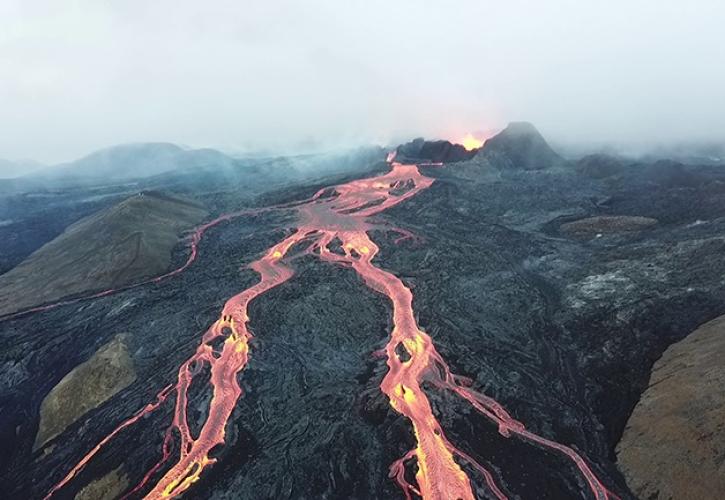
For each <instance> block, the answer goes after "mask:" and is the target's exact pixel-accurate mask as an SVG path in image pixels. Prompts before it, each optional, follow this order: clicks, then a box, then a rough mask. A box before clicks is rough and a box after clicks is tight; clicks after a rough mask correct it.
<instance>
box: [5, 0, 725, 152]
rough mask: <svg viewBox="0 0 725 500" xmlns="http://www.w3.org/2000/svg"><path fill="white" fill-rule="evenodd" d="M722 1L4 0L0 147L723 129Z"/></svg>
mask: <svg viewBox="0 0 725 500" xmlns="http://www.w3.org/2000/svg"><path fill="white" fill-rule="evenodd" d="M724 22H725V2H723V1H722V0H689V1H683V0H679V1H674V0H609V1H603V0H602V1H593V0H590V1H585V0H541V1H526V2H524V1H517V0H498V1H495V2H493V1H487V0H457V1H447V2H444V1H433V0H430V1H426V0H347V1H346V0H324V1H323V0H304V1H292V0H283V1H274V0H267V1H249V0H205V1H196V0H195V1H192V0H155V1H147V0H116V1H111V0H105V1H104V0H75V1H74V0H64V1H54V0H46V1H42V0H41V1H38V0H2V1H0V132H1V133H0V157H4V158H11V159H18V158H32V159H36V160H41V161H44V162H58V161H64V160H70V159H73V158H75V157H78V156H81V155H83V154H85V153H87V152H89V151H91V150H94V149H98V148H100V147H104V146H108V145H111V144H115V143H122V142H136V141H171V142H176V143H180V144H186V145H190V146H199V147H200V146H212V147H221V148H227V149H234V150H244V149H246V148H255V149H256V148H282V147H284V148H286V149H287V150H295V149H304V148H311V147H324V148H328V147H336V146H344V145H350V144H355V143H363V142H369V141H377V142H379V143H386V142H387V141H394V140H399V139H402V138H406V137H409V136H413V135H425V136H429V137H434V136H435V137H443V138H450V139H456V138H457V137H460V136H462V135H463V134H465V133H466V132H468V131H477V130H480V131H485V130H488V129H495V128H498V127H501V126H503V125H505V124H506V122H508V121H512V120H522V119H523V120H528V121H531V122H533V123H534V124H535V125H537V126H538V128H539V129H540V130H541V131H542V132H543V133H544V134H545V135H546V136H547V137H549V138H551V139H553V140H555V141H560V142H561V141H563V142H576V141H585V142H597V143H605V142H612V143H631V142H649V141H651V142H654V141H662V142H669V141H680V140H718V139H720V140H722V139H724V138H725V35H724V34H723V23H724Z"/></svg>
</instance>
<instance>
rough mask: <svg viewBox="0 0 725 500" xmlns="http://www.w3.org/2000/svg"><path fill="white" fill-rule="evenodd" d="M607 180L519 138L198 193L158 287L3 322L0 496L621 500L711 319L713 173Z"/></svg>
mask: <svg viewBox="0 0 725 500" xmlns="http://www.w3.org/2000/svg"><path fill="white" fill-rule="evenodd" d="M605 160H606V158H601V161H602V162H604V161H605ZM598 161H599V160H598V159H597V157H588V158H587V159H586V168H582V165H581V164H577V163H574V162H569V161H567V160H565V159H563V158H562V157H560V156H559V155H558V154H557V153H556V152H554V151H553V150H552V148H551V147H550V146H549V145H548V144H547V143H546V141H545V139H544V138H543V137H542V136H541V134H539V132H538V131H537V130H536V129H535V128H534V127H533V126H532V125H530V124H523V123H516V124H511V125H510V126H509V127H507V128H506V129H505V130H504V131H502V132H501V133H500V134H498V135H497V136H495V137H492V138H491V139H489V140H487V141H486V142H485V143H484V145H483V146H482V147H481V148H480V149H473V150H470V151H469V150H466V148H465V147H463V146H461V145H455V144H452V143H450V142H447V141H425V140H422V139H421V140H415V141H413V142H411V143H408V144H404V145H401V146H399V147H398V148H396V149H395V150H394V151H393V152H391V153H389V154H388V155H387V158H384V157H379V158H376V159H374V160H373V161H370V157H369V156H366V157H365V158H364V159H363V160H360V161H359V162H358V163H357V164H356V165H355V169H354V170H352V171H351V170H348V171H346V172H344V173H342V174H337V175H335V176H333V177H326V178H307V179H298V180H297V182H296V183H294V184H293V185H288V186H285V187H280V186H279V185H278V184H275V185H271V186H270V187H269V189H268V190H266V191H263V192H262V193H261V194H260V196H258V197H256V198H254V199H250V200H247V201H246V202H245V203H243V204H240V203H239V202H238V201H234V200H233V199H232V198H231V197H230V196H229V193H234V192H235V191H234V189H235V186H230V187H229V191H226V192H223V191H222V192H221V193H223V194H219V192H216V191H215V193H216V194H215V195H214V196H213V197H211V196H210V195H209V192H201V191H199V192H196V193H192V198H193V200H186V201H185V202H184V203H185V205H184V206H185V207H189V208H188V210H193V214H192V215H193V216H194V217H203V211H202V210H203V209H202V208H201V207H202V206H205V208H206V210H207V211H209V212H211V215H209V216H207V218H206V221H205V222H202V223H201V224H200V225H198V226H197V227H196V228H195V229H193V230H190V231H189V232H188V237H187V238H186V240H185V241H184V242H180V243H178V244H177V245H176V246H175V247H174V249H173V252H172V255H171V257H170V258H169V261H168V265H167V266H165V268H164V269H160V270H158V271H157V272H156V277H155V278H150V279H147V277H146V275H145V274H143V273H141V274H139V275H138V276H139V281H138V282H136V283H135V284H134V283H130V285H129V284H128V280H126V281H124V284H123V285H122V286H116V284H115V283H110V284H109V285H108V288H107V289H105V290H101V291H100V292H98V291H97V284H96V287H93V286H88V287H87V288H86V289H87V290H93V292H89V293H88V294H87V295H83V294H82V293H81V292H79V291H78V289H74V290H73V292H74V294H73V295H72V296H70V298H69V297H65V296H64V297H57V298H54V297H51V298H46V297H39V298H37V304H33V307H30V306H29V305H28V306H24V305H22V304H20V305H14V306H13V307H9V308H8V310H13V311H14V312H13V313H12V314H11V315H6V316H5V317H4V318H3V319H2V322H0V331H1V332H2V335H1V336H0V342H2V351H1V352H2V353H3V359H2V364H0V367H1V369H2V374H3V376H2V379H1V380H2V385H1V386H0V405H2V406H1V409H2V412H1V413H0V415H2V416H1V417H0V422H1V424H0V439H1V440H2V441H1V442H2V445H3V448H4V449H7V450H10V451H9V452H8V453H7V454H5V456H4V457H2V458H0V460H1V461H2V462H1V463H0V467H2V477H3V481H2V488H4V491H3V494H4V496H5V497H8V498H27V497H28V496H29V497H31V498H73V497H76V498H88V496H89V495H90V496H93V495H96V496H98V495H100V496H103V497H108V498H111V497H118V498H166V497H184V498H310V497H324V498H407V499H413V498H424V499H443V498H454V499H457V498H465V499H470V498H494V499H504V498H537V499H540V498H551V499H565V498H593V499H601V500H606V499H615V498H635V496H634V494H633V492H632V489H630V487H631V485H632V484H639V483H638V482H637V479H635V478H637V477H639V476H638V474H639V472H638V470H637V465H636V461H634V462H633V461H631V460H630V461H628V463H627V469H626V474H627V479H626V480H625V477H624V476H623V475H622V474H621V472H620V468H619V465H618V463H617V454H616V452H615V448H616V447H617V444H618V443H619V441H620V438H621V436H622V434H623V432H624V429H625V426H626V424H627V421H628V419H629V416H630V415H631V414H632V413H633V410H634V409H635V406H636V405H637V404H638V400H639V398H640V395H641V394H642V392H643V391H644V390H645V389H646V388H647V381H648V379H649V376H650V370H651V368H652V366H653V363H654V362H655V360H656V359H657V358H659V356H660V355H661V354H662V353H663V352H664V351H665V350H666V349H667V348H668V347H669V346H670V345H671V344H674V343H676V342H678V341H679V340H681V339H683V338H685V337H686V336H687V335H688V334H689V333H690V332H691V331H693V330H695V329H696V328H697V326H698V325H700V324H702V323H705V322H707V321H709V320H711V319H713V318H716V317H718V316H720V315H722V314H725V286H724V285H723V283H722V280H721V279H720V276H721V273H722V272H723V271H725V269H723V268H725V264H724V263H723V262H722V259H721V255H722V251H723V245H725V242H724V240H723V237H722V235H723V231H725V225H724V224H725V222H723V221H725V189H722V188H721V186H723V185H725V173H723V172H720V171H719V170H718V169H713V168H711V167H709V166H697V165H687V166H685V165H679V164H678V165H677V166H676V168H674V167H671V168H669V169H668V171H673V172H674V171H676V172H677V175H661V171H660V170H659V169H658V168H656V165H645V164H638V163H637V162H634V161H633V162H631V163H628V164H622V165H621V166H619V167H618V168H611V162H607V163H606V165H604V166H603V167H602V168H601V169H597V168H596V163H597V162H598ZM210 169H211V172H212V174H213V169H212V167H209V166H206V167H205V169H204V170H205V171H204V175H205V176H209V175H210ZM228 169H229V165H222V166H220V170H228ZM673 169H674V170H673ZM592 172H595V173H596V175H594V174H592ZM189 175H190V174H189V172H188V170H185V171H184V176H185V179H187V180H188V176H189ZM172 178H173V176H172V177H169V179H172ZM144 182H154V183H158V182H159V181H158V179H154V180H153V181H144ZM176 185H178V184H177V183H176V182H175V181H173V182H172V181H171V180H170V181H169V182H168V186H169V187H172V186H176ZM215 189H216V187H215ZM156 196H158V197H159V198H160V199H164V200H167V198H166V197H165V196H166V195H163V196H161V195H158V194H157V195H156ZM211 198H213V202H210V199H211ZM124 203H128V202H124ZM177 203H178V201H177ZM240 205H241V206H240ZM200 211H202V212H200ZM104 213H105V212H102V213H101V215H99V217H102V216H103V214H104ZM111 213H114V217H117V218H118V217H120V219H119V220H123V221H124V222H126V224H121V223H120V222H118V223H116V224H114V226H118V227H123V228H124V231H129V229H128V225H129V224H131V225H134V226H136V225H139V224H142V223H145V222H144V221H134V220H133V219H132V218H128V217H124V216H123V214H124V213H126V212H124V211H121V214H117V213H116V212H115V211H112V212H111ZM192 218H193V217H192ZM192 218H184V219H183V223H184V224H181V225H180V226H179V227H182V226H184V225H186V226H188V225H189V224H190V223H191V222H190V221H191V220H192ZM89 220H90V221H93V220H96V219H93V218H91V219H89ZM89 224H90V222H88V221H85V222H84V221H81V222H80V223H78V226H77V227H81V228H86V227H93V226H90V225H89ZM71 229H72V228H71ZM176 232H178V229H177V230H176V231H173V232H172V233H176ZM70 233H71V234H76V233H77V231H75V232H74V231H73V230H71V231H70ZM91 233H93V231H85V232H82V233H81V234H87V236H86V237H85V239H84V238H80V239H78V240H77V241H76V240H73V241H74V243H73V245H72V246H80V247H82V246H83V245H85V243H86V241H90V240H91ZM131 233H133V231H131ZM113 234H114V235H115V234H116V233H113ZM109 238H110V236H109ZM67 240H68V236H67V235H61V236H59V237H58V238H57V239H56V240H54V241H51V242H50V243H48V244H47V245H46V246H48V247H50V248H55V247H59V246H61V245H64V241H67ZM64 248H65V247H64ZM114 248H115V247H114ZM42 251H43V250H42V249H41V250H39V251H38V252H36V254H33V256H31V257H29V258H28V261H27V262H24V263H21V264H20V265H19V266H18V268H17V269H20V270H21V271H22V270H23V269H28V268H29V267H28V266H30V265H32V264H33V262H34V261H37V260H38V257H37V255H38V253H40V255H41V256H42V253H41V252H42ZM98 252H100V253H104V254H106V253H108V252H113V250H109V249H106V248H104V247H99V250H98ZM69 255H72V252H70V251H68V252H61V253H59V256H58V257H56V260H55V261H53V262H54V264H53V265H52V266H49V267H47V268H43V269H44V271H43V273H44V274H42V275H41V274H38V278H39V279H40V280H41V281H43V282H47V281H49V280H51V279H52V278H53V277H54V275H53V273H52V269H57V270H58V271H57V272H58V273H61V272H62V273H66V274H67V273H69V272H72V271H73V270H74V269H82V268H83V266H82V264H84V263H83V262H81V263H79V262H77V260H78V259H73V258H72V257H68V256H69ZM41 260H43V262H47V261H48V259H41ZM162 267H164V266H162ZM10 272H11V273H12V272H13V271H10ZM16 272H17V271H16ZM26 274H27V276H32V273H26ZM47 274H49V275H50V276H49V277H43V276H45V275H47ZM89 279H90V280H91V281H94V282H96V283H97V282H98V280H96V279H95V278H93V277H91V278H89ZM81 281H82V280H81ZM5 296H6V297H11V295H5ZM12 300H13V299H12V298H8V299H7V301H8V302H11V301H12ZM109 353H112V354H109ZM111 358H112V359H116V360H122V361H123V362H122V366H123V370H124V374H125V375H124V377H123V380H120V378H119V380H117V381H115V382H118V383H115V384H113V383H107V384H100V385H101V386H102V387H105V389H104V390H103V391H102V392H103V393H102V394H98V393H93V394H82V393H79V392H77V391H72V390H67V389H64V388H66V387H68V384H71V383H72V384H79V382H78V380H79V377H81V378H83V377H87V378H88V379H89V380H91V379H93V380H98V379H99V378H100V379H103V378H104V377H112V375H109V374H108V369H107V366H106V365H104V364H103V361H102V360H105V359H111ZM99 360H101V361H99ZM70 381H72V382H70ZM120 382H123V383H120ZM59 386H60V388H59ZM80 386H82V384H81V385H80ZM49 398H50V400H52V401H53V405H49V403H47V402H44V401H47V400H49ZM64 398H66V400H65V401H64ZM67 398H77V399H78V400H76V399H73V403H74V405H73V408H74V411H73V412H72V413H69V412H65V413H64V414H63V415H57V414H54V413H53V411H54V410H53V408H64V407H67V406H68V403H70V401H68V400H67ZM84 398H85V399H87V402H84V401H80V400H81V399H84ZM41 408H42V412H41ZM77 408H80V410H78V409H77ZM703 408H708V409H710V410H708V411H713V412H716V409H717V408H718V406H717V405H713V404H708V405H704V406H703ZM55 412H56V413H57V412H58V410H55ZM41 413H42V422H43V423H42V425H41ZM635 414H636V415H638V416H639V418H650V419H656V418H658V415H657V414H655V413H653V412H651V411H650V412H635ZM641 415H645V417H641ZM714 418H716V416H715V417H714ZM59 420H62V426H61V425H54V426H52V429H53V432H48V431H46V430H44V431H43V433H42V435H41V437H40V438H39V437H38V432H39V427H41V428H42V429H46V428H47V425H48V424H47V422H49V421H50V422H58V421H59ZM637 425H642V424H641V423H638V424H637ZM708 425H711V424H708ZM652 439H656V437H655V438H652ZM712 445H713V446H717V443H713V444H712ZM678 446H685V445H678ZM673 453H674V454H676V453H677V450H674V451H673ZM633 463H634V465H633ZM701 469H702V470H713V469H712V468H709V467H708V468H706V467H701ZM647 472H648V471H646V470H643V471H642V472H641V474H645V473H647ZM690 473H691V474H692V476H690V477H691V478H696V475H697V473H698V471H697V470H695V468H693V470H692V471H690ZM647 480H648V488H650V489H651V488H655V489H656V486H652V483H651V481H652V480H651V479H650V477H649V476H648V479H647ZM693 480H696V479H693ZM702 480H706V479H702ZM99 492H103V493H99Z"/></svg>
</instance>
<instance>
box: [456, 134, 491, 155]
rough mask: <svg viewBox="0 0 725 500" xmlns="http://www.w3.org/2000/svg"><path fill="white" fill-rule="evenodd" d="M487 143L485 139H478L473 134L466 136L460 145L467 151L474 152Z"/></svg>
mask: <svg viewBox="0 0 725 500" xmlns="http://www.w3.org/2000/svg"><path fill="white" fill-rule="evenodd" d="M484 142H485V141H484V140H483V139H477V138H476V137H474V136H473V134H470V133H469V134H466V136H465V137H464V138H463V139H461V142H460V144H461V145H462V146H463V147H464V148H466V151H473V150H474V149H478V148H480V147H481V146H483V143H484Z"/></svg>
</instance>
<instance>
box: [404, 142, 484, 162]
mask: <svg viewBox="0 0 725 500" xmlns="http://www.w3.org/2000/svg"><path fill="white" fill-rule="evenodd" d="M475 154H476V150H472V151H468V150H467V149H466V148H464V147H463V146H461V145H460V144H453V143H451V142H449V141H426V140H425V139H422V138H418V139H415V140H413V141H411V142H408V143H406V144H403V145H401V146H398V159H399V160H401V161H409V162H426V161H427V162H434V163H455V162H459V161H464V160H468V159H470V158H473V156H475Z"/></svg>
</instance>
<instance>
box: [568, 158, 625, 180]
mask: <svg viewBox="0 0 725 500" xmlns="http://www.w3.org/2000/svg"><path fill="white" fill-rule="evenodd" d="M626 166H627V162H625V161H624V160H623V159H621V158H617V157H616V156H610V155H605V154H593V155H587V156H585V157H584V158H581V159H579V160H578V161H577V162H576V169H577V170H578V171H579V172H580V173H581V174H583V175H586V176H587V177H591V178H593V179H605V178H607V177H612V176H614V175H617V174H620V173H622V172H623V171H624V169H625V168H626Z"/></svg>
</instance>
